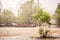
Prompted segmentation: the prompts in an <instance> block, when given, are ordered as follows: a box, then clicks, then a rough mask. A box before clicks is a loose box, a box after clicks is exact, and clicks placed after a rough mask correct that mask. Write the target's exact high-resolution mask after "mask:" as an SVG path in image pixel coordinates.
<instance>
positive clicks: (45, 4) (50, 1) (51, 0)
mask: <svg viewBox="0 0 60 40" xmlns="http://www.w3.org/2000/svg"><path fill="white" fill-rule="evenodd" d="M25 1H27V0H1V2H2V7H3V9H10V10H12V12H13V13H15V15H16V13H17V11H18V8H19V4H22V3H24V2H25ZM34 2H35V3H37V0H34ZM39 2H40V3H39V5H40V7H42V8H43V9H44V10H46V11H48V12H49V13H51V14H52V13H54V11H55V9H56V7H57V3H60V0H40V1H39Z"/></svg>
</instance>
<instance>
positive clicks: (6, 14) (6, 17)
mask: <svg viewBox="0 0 60 40" xmlns="http://www.w3.org/2000/svg"><path fill="white" fill-rule="evenodd" d="M13 22H15V16H14V14H13V13H12V12H11V10H8V9H5V10H4V11H3V14H2V15H1V16H0V23H7V24H8V23H13Z"/></svg>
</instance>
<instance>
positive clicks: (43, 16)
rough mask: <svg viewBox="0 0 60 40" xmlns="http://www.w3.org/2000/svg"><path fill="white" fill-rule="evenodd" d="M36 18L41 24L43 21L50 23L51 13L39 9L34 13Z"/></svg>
mask: <svg viewBox="0 0 60 40" xmlns="http://www.w3.org/2000/svg"><path fill="white" fill-rule="evenodd" d="M33 16H34V18H35V19H36V20H37V21H38V22H39V25H42V24H43V23H45V22H46V23H47V24H50V22H49V21H50V14H49V13H47V12H45V11H43V10H42V9H38V11H37V13H36V14H34V15H33Z"/></svg>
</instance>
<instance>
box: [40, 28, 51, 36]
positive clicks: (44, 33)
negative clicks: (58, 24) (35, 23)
mask: <svg viewBox="0 0 60 40" xmlns="http://www.w3.org/2000/svg"><path fill="white" fill-rule="evenodd" d="M49 33H50V30H49V29H43V28H40V29H39V34H40V36H42V37H47V36H49Z"/></svg>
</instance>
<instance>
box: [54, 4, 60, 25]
mask: <svg viewBox="0 0 60 40" xmlns="http://www.w3.org/2000/svg"><path fill="white" fill-rule="evenodd" d="M54 15H55V19H56V23H57V24H58V25H60V3H58V6H57V9H56V11H55V14H54Z"/></svg>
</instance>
